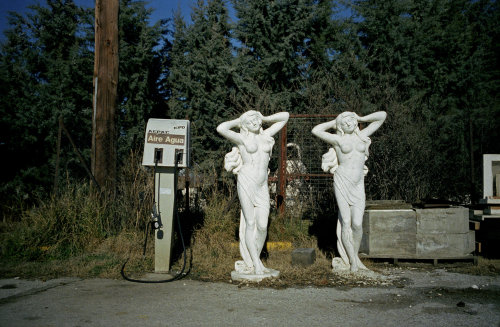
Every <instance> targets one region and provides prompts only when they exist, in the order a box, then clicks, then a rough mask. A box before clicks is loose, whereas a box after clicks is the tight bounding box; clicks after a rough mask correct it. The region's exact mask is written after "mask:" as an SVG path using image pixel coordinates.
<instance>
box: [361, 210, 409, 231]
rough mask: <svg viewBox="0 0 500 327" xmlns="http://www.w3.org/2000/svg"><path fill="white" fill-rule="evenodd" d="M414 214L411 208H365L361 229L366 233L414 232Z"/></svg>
mask: <svg viewBox="0 0 500 327" xmlns="http://www.w3.org/2000/svg"><path fill="white" fill-rule="evenodd" d="M415 219H416V214H415V211H414V210H412V209H400V210H365V214H364V216H363V230H364V231H366V232H368V233H370V234H371V233H384V234H393V233H394V234H399V233H416V232H417V225H416V223H415Z"/></svg>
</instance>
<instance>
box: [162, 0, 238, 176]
mask: <svg viewBox="0 0 500 327" xmlns="http://www.w3.org/2000/svg"><path fill="white" fill-rule="evenodd" d="M191 19H192V21H193V24H192V25H190V26H186V24H185V22H184V20H183V19H182V18H181V17H180V15H179V14H177V15H176V17H175V18H174V25H175V32H174V43H173V46H172V53H171V58H172V67H171V70H170V77H169V85H170V86H171V92H172V97H171V98H170V100H169V109H170V116H171V117H172V118H176V119H186V118H187V119H189V120H190V121H191V141H192V149H193V150H192V151H193V152H192V158H193V161H194V162H195V164H196V165H198V166H199V167H201V168H202V169H207V168H210V167H213V166H214V164H215V163H216V162H220V160H221V154H222V151H224V147H223V146H221V145H222V144H224V143H223V142H224V141H223V139H222V138H221V137H220V136H219V135H218V134H217V132H216V127H217V125H218V124H220V123H221V122H222V121H224V120H227V119H228V117H232V116H233V115H232V112H231V110H232V109H231V102H230V98H231V97H230V94H231V92H232V91H233V88H234V87H233V77H232V76H233V72H232V66H231V63H232V54H231V50H232V45H231V43H230V34H229V24H228V15H227V8H226V7H225V4H224V1H222V0H210V1H207V2H206V3H205V2H204V1H198V4H197V7H195V8H193V14H192V16H191ZM217 166H218V164H217Z"/></svg>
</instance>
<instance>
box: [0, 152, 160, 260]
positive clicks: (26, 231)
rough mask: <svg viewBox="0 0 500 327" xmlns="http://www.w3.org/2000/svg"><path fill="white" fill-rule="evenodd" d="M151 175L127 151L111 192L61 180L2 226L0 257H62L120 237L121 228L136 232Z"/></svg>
mask: <svg viewBox="0 0 500 327" xmlns="http://www.w3.org/2000/svg"><path fill="white" fill-rule="evenodd" d="M151 176H152V174H151V173H150V172H148V171H147V170H146V169H144V168H143V167H142V166H140V162H139V159H138V157H137V156H136V155H135V154H134V153H131V154H130V156H129V160H127V161H126V164H124V165H123V166H122V167H121V169H120V171H119V180H118V185H119V187H118V188H117V191H116V194H106V193H104V192H98V191H97V190H96V189H95V187H93V186H92V185H90V184H89V183H88V182H79V183H75V182H70V181H69V180H68V181H66V183H65V184H64V185H61V186H60V187H59V191H58V193H57V194H52V195H51V196H49V197H48V198H45V199H39V201H38V203H37V204H36V205H35V206H33V207H32V208H30V209H28V210H25V211H23V212H22V213H21V217H20V221H17V222H16V221H13V222H10V223H9V224H6V225H8V226H4V228H3V230H2V233H1V235H0V244H1V248H2V249H1V254H2V257H4V258H5V257H7V258H11V259H20V260H46V259H65V258H69V257H72V256H76V255H79V254H82V253H85V252H91V251H93V250H95V249H97V248H100V247H102V244H103V242H104V240H107V239H109V238H114V239H115V240H121V239H123V237H122V238H117V236H118V235H120V234H121V233H125V234H127V233H128V234H130V233H137V232H140V233H141V234H142V233H143V231H144V228H145V226H146V222H147V221H148V219H149V212H150V210H151V204H152V187H151V185H152V184H153V182H152V181H151V179H152V177H151ZM128 239H136V237H135V236H130V237H128ZM123 242H126V241H124V240H123ZM107 243H109V242H107ZM122 250H123V248H121V249H120V250H118V251H122Z"/></svg>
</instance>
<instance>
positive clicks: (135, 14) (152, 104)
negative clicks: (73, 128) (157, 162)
mask: <svg viewBox="0 0 500 327" xmlns="http://www.w3.org/2000/svg"><path fill="white" fill-rule="evenodd" d="M145 5H146V3H145V2H143V1H133V0H121V2H120V16H119V33H120V34H119V39H120V46H119V53H120V67H119V82H118V112H117V117H118V122H117V126H119V135H118V155H119V159H120V157H121V158H123V156H124V155H127V154H128V153H129V151H131V150H138V149H142V147H143V145H144V130H145V128H146V122H147V120H148V118H151V117H155V118H163V117H166V114H167V106H166V102H165V100H166V97H167V94H166V93H165V89H164V86H163V83H164V80H165V79H166V76H167V75H168V65H169V51H170V48H171V43H170V41H169V40H168V38H167V37H166V36H167V34H168V30H167V24H168V21H166V20H165V21H159V22H157V23H156V24H155V25H153V26H150V25H149V19H150V16H151V13H152V11H153V10H152V9H146V7H145Z"/></svg>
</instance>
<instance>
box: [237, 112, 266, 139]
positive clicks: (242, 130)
mask: <svg viewBox="0 0 500 327" xmlns="http://www.w3.org/2000/svg"><path fill="white" fill-rule="evenodd" d="M254 115H258V116H259V118H260V119H261V121H262V114H261V113H260V112H258V111H255V110H249V111H246V112H244V113H243V114H242V115H241V116H240V133H241V134H243V135H248V129H247V128H246V126H245V122H247V121H248V119H249V118H250V116H254ZM262 132H263V129H262V124H261V127H260V130H259V134H262Z"/></svg>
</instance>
